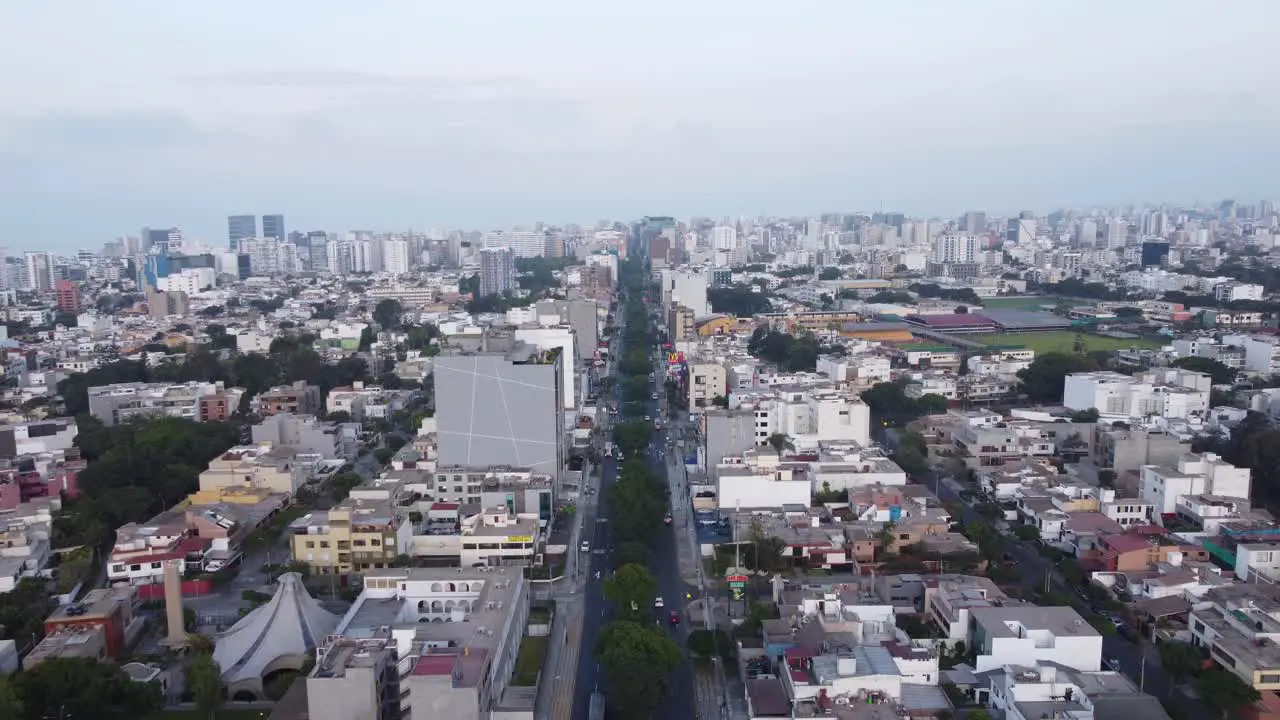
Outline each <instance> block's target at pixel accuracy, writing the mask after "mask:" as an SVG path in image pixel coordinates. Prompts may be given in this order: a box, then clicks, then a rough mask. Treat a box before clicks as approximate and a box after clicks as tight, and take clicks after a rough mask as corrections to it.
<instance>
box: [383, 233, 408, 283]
mask: <svg viewBox="0 0 1280 720" xmlns="http://www.w3.org/2000/svg"><path fill="white" fill-rule="evenodd" d="M382 269H383V271H384V272H388V273H390V274H392V275H405V274H407V273H408V272H409V242H408V241H407V240H396V239H385V240H383V241H382Z"/></svg>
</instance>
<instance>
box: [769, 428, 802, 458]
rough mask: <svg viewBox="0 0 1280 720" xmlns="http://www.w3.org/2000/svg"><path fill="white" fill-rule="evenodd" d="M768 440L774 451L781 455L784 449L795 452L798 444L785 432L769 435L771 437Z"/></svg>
mask: <svg viewBox="0 0 1280 720" xmlns="http://www.w3.org/2000/svg"><path fill="white" fill-rule="evenodd" d="M766 442H767V443H768V444H769V447H771V448H773V450H774V452H776V453H778V454H779V455H782V454H783V451H786V450H789V451H791V452H795V450H796V444H795V443H794V442H792V441H791V437H790V436H789V435H787V434H785V433H773V434H772V435H770V436H769V439H768V440H767V441H766Z"/></svg>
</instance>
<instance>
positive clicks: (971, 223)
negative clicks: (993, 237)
mask: <svg viewBox="0 0 1280 720" xmlns="http://www.w3.org/2000/svg"><path fill="white" fill-rule="evenodd" d="M960 229H961V230H963V231H965V232H967V233H969V234H970V235H977V234H979V233H984V232H986V231H987V214H986V213H985V212H982V211H981V210H970V211H969V212H967V213H965V214H964V227H962V228H960Z"/></svg>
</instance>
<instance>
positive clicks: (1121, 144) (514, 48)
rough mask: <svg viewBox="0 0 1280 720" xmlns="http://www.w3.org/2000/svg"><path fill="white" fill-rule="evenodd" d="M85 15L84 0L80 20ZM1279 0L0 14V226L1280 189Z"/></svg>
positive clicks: (1001, 204) (510, 216)
mask: <svg viewBox="0 0 1280 720" xmlns="http://www.w3.org/2000/svg"><path fill="white" fill-rule="evenodd" d="M106 8H109V11H104V10H105V9H106ZM1277 26H1280V2H1276V0H1234V1H1233V2H1231V3H1222V2H1220V1H1219V2H1209V1H1208V0H1205V1H1203V2H1192V1H1190V0H1123V1H1122V2H1116V0H1034V1H1028V0H965V1H964V2H955V1H954V0H912V1H911V2H874V1H871V0H866V1H861V0H839V1H837V0H829V1H817V0H814V1H804V0H801V1H800V2H791V3H780V2H776V0H773V1H765V0H697V1H695V2H689V1H687V0H686V2H674V1H668V0H648V1H646V2H637V3H602V2H599V0H538V2H529V1H528V0H491V1H489V2H475V3H458V2H447V1H446V0H430V1H423V0H417V1H410V0H398V1H390V0H361V1H360V2H358V3H354V2H351V1H350V0H342V1H338V0H272V1H271V2H261V1H260V0H258V1H251V0H221V1H220V2H216V3H190V2H180V3H175V2H171V1H169V0H112V1H111V2H110V3H102V2H101V0H59V1H58V2H38V3H4V5H3V8H0V98H3V101H0V246H3V247H6V248H8V249H9V250H10V251H11V252H13V251H17V250H21V249H31V248H50V249H55V250H64V251H70V250H74V249H76V248H90V249H96V248H99V247H100V246H101V244H102V243H103V242H105V241H107V240H109V239H111V238H114V237H117V236H121V235H136V234H137V233H138V230H139V228H141V227H142V226H144V225H149V226H152V227H168V226H174V225H176V226H179V227H182V228H183V229H184V232H185V233H186V234H187V235H188V236H191V237H196V238H199V239H204V240H207V241H209V242H210V243H211V244H220V243H221V242H222V241H223V240H225V237H226V216H227V215H230V214H239V213H253V214H264V213H283V214H284V215H285V216H286V224H287V226H288V228H289V229H291V230H293V229H296V230H308V229H325V230H344V229H372V230H386V229H409V228H413V229H426V228H433V227H464V228H477V229H496V228H503V227H511V226H515V225H521V224H523V225H529V224H532V223H533V222H535V221H538V220H543V221H547V222H552V223H567V222H579V223H591V222H594V221H596V220H598V219H601V218H612V219H618V220H624V221H625V220H630V219H632V218H636V217H639V216H641V215H646V214H651V215H674V216H677V217H687V216H690V215H706V216H711V217H736V216H743V215H745V216H754V215H761V214H767V215H797V216H799V215H807V214H814V213H819V212H823V211H847V212H854V211H873V210H877V209H884V210H899V211H904V212H907V213H909V214H915V215H921V216H952V215H956V214H959V213H961V212H963V211H964V210H965V209H971V208H972V209H985V210H987V211H988V212H989V213H991V214H993V215H998V214H1001V213H1011V212H1016V211H1017V210H1019V209H1032V210H1036V211H1039V212H1048V211H1050V210H1052V209H1055V208H1058V207H1064V206H1066V207H1090V206H1109V205H1119V204H1127V203H1130V202H1138V203H1141V202H1147V201H1153V202H1155V201H1169V202H1186V203H1190V202H1195V201H1205V202H1208V201H1213V200H1216V199H1220V198H1225V197H1233V198H1237V199H1239V200H1242V201H1246V200H1257V199H1261V198H1264V197H1265V198H1280V172H1277V168H1280V94H1278V93H1277V92H1276V91H1275V89H1276V88H1277V87H1280V60H1277V59H1276V53H1275V49H1274V42H1273V36H1272V33H1273V28H1275V27H1277Z"/></svg>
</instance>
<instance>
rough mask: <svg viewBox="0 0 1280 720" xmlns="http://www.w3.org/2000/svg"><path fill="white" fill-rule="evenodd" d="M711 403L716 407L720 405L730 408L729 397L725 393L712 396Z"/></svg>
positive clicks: (720, 406)
mask: <svg viewBox="0 0 1280 720" xmlns="http://www.w3.org/2000/svg"><path fill="white" fill-rule="evenodd" d="M711 404H712V405H713V406H714V407H718V408H728V407H729V398H727V397H725V396H724V395H716V396H715V397H713V398H711Z"/></svg>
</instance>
